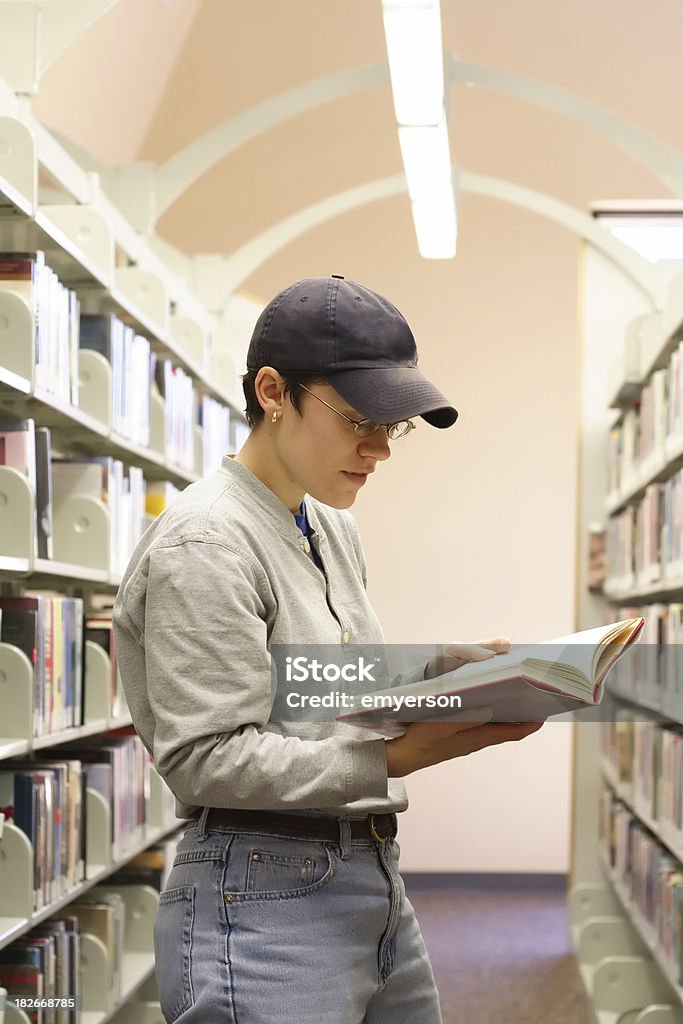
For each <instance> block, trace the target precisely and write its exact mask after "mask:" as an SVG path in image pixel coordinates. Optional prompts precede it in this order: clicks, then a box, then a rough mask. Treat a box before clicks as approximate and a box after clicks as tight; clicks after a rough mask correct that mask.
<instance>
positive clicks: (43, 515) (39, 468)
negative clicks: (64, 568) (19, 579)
mask: <svg viewBox="0 0 683 1024" xmlns="http://www.w3.org/2000/svg"><path fill="white" fill-rule="evenodd" d="M50 441H51V439H50V429H49V427H37V428H36V441H35V443H36V520H37V521H36V527H37V533H38V537H37V540H38V548H37V550H38V558H52V557H53V555H54V552H53V542H52V461H51V443H50Z"/></svg>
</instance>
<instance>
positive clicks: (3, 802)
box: [0, 751, 86, 911]
mask: <svg viewBox="0 0 683 1024" xmlns="http://www.w3.org/2000/svg"><path fill="white" fill-rule="evenodd" d="M85 785H86V776H85V773H84V772H83V770H82V765H81V762H80V761H79V760H78V759H76V758H73V757H71V756H63V755H61V754H57V753H56V752H55V751H50V752H49V755H45V756H43V757H41V759H40V760H36V761H30V762H25V761H24V762H22V761H3V762H2V763H1V764H0V808H1V809H2V813H3V814H4V815H5V818H6V819H7V820H11V821H13V822H14V824H15V825H16V827H17V828H19V829H21V831H22V832H24V833H25V834H26V836H28V839H29V841H30V843H31V847H32V849H33V851H34V856H33V909H34V910H36V911H37V910H41V909H42V908H43V907H47V906H49V905H50V904H51V903H54V902H55V900H58V899H59V898H60V897H61V896H62V895H64V894H65V893H66V892H68V891H69V890H70V889H72V888H73V887H74V886H75V885H76V884H77V883H78V882H80V881H81V880H82V879H84V877H85V815H84V808H85Z"/></svg>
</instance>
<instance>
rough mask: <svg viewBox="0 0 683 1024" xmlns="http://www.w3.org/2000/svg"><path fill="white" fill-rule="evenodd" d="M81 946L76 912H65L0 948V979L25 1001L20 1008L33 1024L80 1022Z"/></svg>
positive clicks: (72, 1023)
mask: <svg viewBox="0 0 683 1024" xmlns="http://www.w3.org/2000/svg"><path fill="white" fill-rule="evenodd" d="M80 947H81V936H80V923H79V918H78V916H77V914H73V913H68V912H65V913H64V914H62V915H60V917H58V918H57V917H53V918H49V919H48V920H47V921H43V922H42V924H40V925H38V926H37V927H36V928H33V929H32V930H31V931H30V932H29V933H28V934H27V935H25V936H23V937H22V938H21V939H18V940H16V941H15V942H13V943H12V944H11V946H7V947H6V948H5V949H2V950H0V984H2V985H4V987H5V988H6V989H7V991H8V992H9V993H10V995H11V997H12V1001H13V1002H14V1004H15V1005H18V1006H19V1008H20V1009H22V1007H21V1004H20V1002H19V1000H21V999H22V998H24V999H26V1000H27V1001H28V1006H27V1007H26V1008H24V1009H23V1012H24V1013H25V1014H26V1016H27V1017H28V1019H29V1020H30V1021H31V1022H32V1024H33V1022H35V1024H80V1021H81V1012H80V1004H81V998H82V996H81V992H82V968H81V962H80V960H81V952H80ZM36 1001H37V1002H38V1007H37V1008H36V1006H35V1003H36ZM41 1003H42V1004H43V1005H44V1007H45V1008H40V1004H41ZM47 1004H51V1005H47Z"/></svg>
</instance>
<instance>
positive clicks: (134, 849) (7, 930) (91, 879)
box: [0, 821, 183, 983]
mask: <svg viewBox="0 0 683 1024" xmlns="http://www.w3.org/2000/svg"><path fill="white" fill-rule="evenodd" d="M182 827H183V822H182V821H176V822H175V823H174V824H173V825H166V826H164V827H162V828H151V827H146V828H145V829H144V830H143V831H144V838H143V839H141V840H139V841H138V842H137V843H134V844H132V845H131V846H129V847H128V849H127V850H126V851H125V853H124V854H123V856H121V857H120V858H118V859H117V860H116V862H115V863H113V864H107V865H98V864H91V865H89V866H88V867H87V868H86V875H87V880H86V881H84V882H81V883H79V884H78V885H76V886H74V887H73V888H72V889H70V890H69V891H68V892H66V893H64V894H63V895H62V896H60V897H59V899H58V900H56V901H54V902H53V903H51V904H50V905H49V906H48V907H42V908H41V909H40V910H38V911H36V912H35V913H34V914H32V915H31V917H30V918H26V917H24V918H16V917H14V918H9V917H0V949H4V947H5V946H8V945H9V944H10V943H11V942H13V941H14V940H15V939H18V938H19V937H20V936H22V935H25V934H26V933H27V932H29V931H30V930H31V929H32V928H34V927H35V925H37V924H40V922H41V921H45V920H46V919H47V918H49V917H51V916H52V915H53V914H56V913H57V912H58V911H60V910H63V909H64V907H67V906H68V905H69V903H72V902H73V901H74V900H76V899H78V897H79V896H82V895H83V894H84V893H86V892H88V890H89V889H92V887H93V886H94V885H97V884H98V883H99V882H103V881H104V880H105V879H107V878H109V877H110V876H111V875H113V874H115V873H116V872H117V871H118V870H119V869H120V868H122V867H125V865H126V864H127V863H128V861H130V860H132V858H133V857H136V856H137V855H138V853H142V851H143V850H146V849H147V847H149V846H153V845H154V843H157V842H159V840H160V839H163V838H165V837H166V836H169V835H172V834H173V833H174V832H176V831H177V830H178V829H180V828H182ZM142 980H144V979H141V981H140V983H141V982H142Z"/></svg>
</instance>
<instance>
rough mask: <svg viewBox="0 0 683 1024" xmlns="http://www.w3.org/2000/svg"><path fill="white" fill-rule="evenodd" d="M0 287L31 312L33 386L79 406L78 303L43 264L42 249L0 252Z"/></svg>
mask: <svg viewBox="0 0 683 1024" xmlns="http://www.w3.org/2000/svg"><path fill="white" fill-rule="evenodd" d="M0 291H9V292H12V293H14V294H15V295H18V296H19V297H20V298H21V299H22V300H23V301H24V302H25V303H26V305H27V306H28V308H29V310H30V311H31V314H32V316H33V323H34V338H35V385H36V387H37V388H43V389H44V390H46V391H49V392H51V393H52V394H55V395H57V396H58V397H59V398H61V399H62V400H63V401H64V402H67V403H69V404H71V405H78V343H79V312H80V307H79V302H78V297H77V295H76V293H75V292H74V291H70V290H69V289H68V288H66V287H65V286H64V285H63V284H62V283H61V282H60V281H59V279H58V278H57V275H56V274H55V272H54V271H53V270H52V269H51V268H50V267H49V266H47V265H46V263H45V253H43V252H41V251H40V250H36V251H35V252H14V253H11V252H3V253H0Z"/></svg>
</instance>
